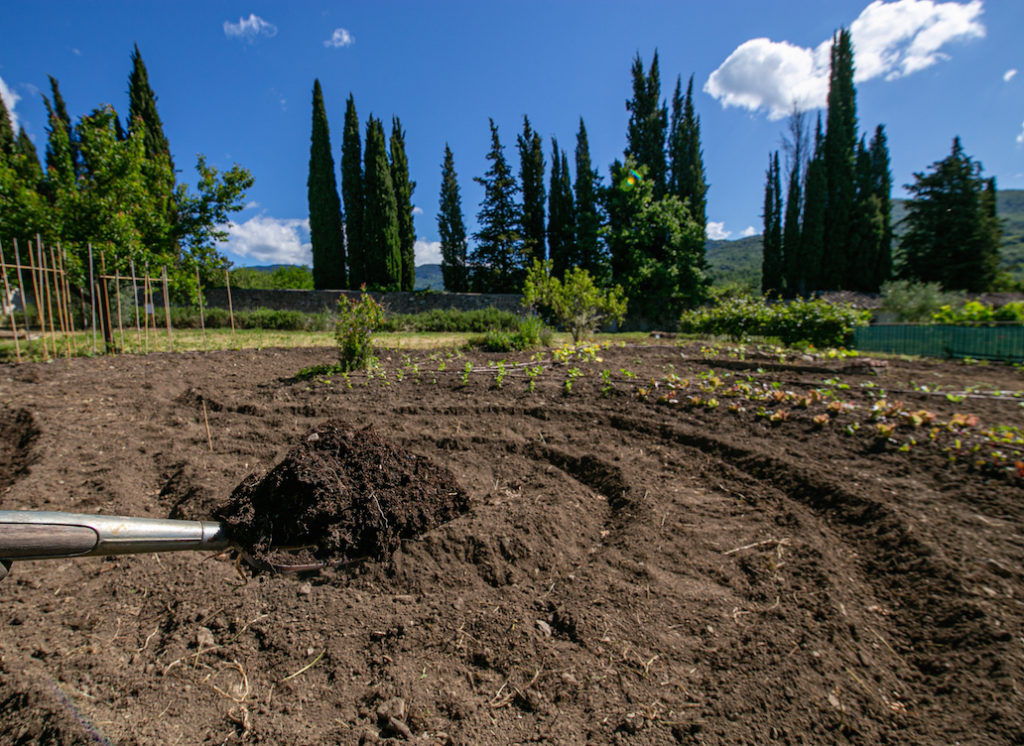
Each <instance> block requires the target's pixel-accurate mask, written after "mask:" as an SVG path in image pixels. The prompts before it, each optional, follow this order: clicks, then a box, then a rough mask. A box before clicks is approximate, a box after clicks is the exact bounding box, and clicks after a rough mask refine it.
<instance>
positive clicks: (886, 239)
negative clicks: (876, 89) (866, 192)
mask: <svg viewBox="0 0 1024 746" xmlns="http://www.w3.org/2000/svg"><path fill="white" fill-rule="evenodd" d="M868 152H869V153H870V154H871V190H872V193H873V194H874V195H875V196H876V197H878V210H879V213H880V214H881V216H882V227H881V236H880V238H879V241H880V245H879V247H878V252H877V264H876V266H875V272H874V280H873V281H872V286H873V287H879V288H880V287H881V286H882V283H883V282H886V281H887V280H888V279H889V277H890V276H891V275H892V172H891V171H890V169H889V146H888V142H887V139H886V136H885V127H884V126H883V125H881V124H880V125H878V126H877V127H876V128H875V134H874V137H872V138H871V143H870V144H869V145H868Z"/></svg>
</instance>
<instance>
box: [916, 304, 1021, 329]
mask: <svg viewBox="0 0 1024 746" xmlns="http://www.w3.org/2000/svg"><path fill="white" fill-rule="evenodd" d="M932 321H934V322H935V323H936V324H948V325H951V326H994V325H995V324H997V323H1001V324H1024V303H1022V302H1021V301H1014V302H1012V303H1007V304H1006V305H1004V306H1000V307H999V308H995V307H994V306H989V305H986V304H984V303H981V302H979V301H976V300H972V301H968V302H967V303H964V305H963V306H961V307H960V308H953V307H952V306H943V307H942V308H940V309H939V310H938V312H937V313H935V314H934V315H933V316H932Z"/></svg>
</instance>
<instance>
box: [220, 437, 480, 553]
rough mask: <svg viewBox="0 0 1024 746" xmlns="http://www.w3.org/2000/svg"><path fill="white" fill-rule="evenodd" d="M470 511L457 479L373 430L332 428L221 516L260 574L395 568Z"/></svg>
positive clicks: (240, 492) (246, 484) (256, 480)
mask: <svg viewBox="0 0 1024 746" xmlns="http://www.w3.org/2000/svg"><path fill="white" fill-rule="evenodd" d="M468 509H469V498H468V497H467V496H466V493H465V492H463V490H462V488H461V487H459V485H458V484H457V483H456V481H455V477H454V475H452V473H451V472H450V471H448V470H447V469H445V468H443V467H440V466H438V465H436V464H434V463H433V462H431V461H430V460H429V459H427V458H425V457H423V456H417V455H415V454H413V453H410V452H408V451H406V450H404V449H402V448H399V447H398V446H395V445H393V444H391V443H389V442H388V441H386V440H385V439H384V438H382V437H381V436H380V435H379V434H377V433H376V432H375V431H374V430H373V429H372V428H371V427H365V428H362V429H360V428H357V427H355V426H353V425H352V424H350V423H348V422H345V421H343V420H332V421H330V422H327V423H325V424H323V425H322V426H320V427H317V428H315V429H314V430H313V431H311V432H309V433H308V434H307V435H306V436H305V437H304V438H303V439H302V441H301V442H300V443H299V444H298V445H296V446H295V447H294V448H292V450H291V451H289V452H288V454H287V455H286V456H285V458H284V459H283V460H282V461H281V462H280V463H279V464H277V465H276V466H275V467H274V468H272V469H271V470H270V471H269V472H267V473H266V474H265V475H263V476H259V475H252V476H250V477H248V478H246V480H245V481H243V482H242V483H241V484H240V485H239V486H238V487H237V488H236V489H235V490H234V492H233V493H232V495H231V499H230V500H229V501H228V502H227V503H226V504H225V505H223V506H221V507H220V508H218V509H217V511H216V517H217V518H219V519H220V520H221V521H223V522H224V523H225V524H226V525H227V527H228V530H229V533H230V535H231V537H232V539H233V540H234V541H235V542H237V543H238V544H239V546H241V548H242V550H243V552H245V554H246V555H247V557H248V558H249V559H250V560H251V561H252V564H254V565H255V566H257V567H261V566H262V567H266V568H278V569H281V568H296V569H298V568H305V567H312V566H315V565H318V564H338V563H344V562H347V561H351V560H357V559H365V558H372V559H377V560H384V559H387V558H388V557H389V556H390V555H391V554H392V553H393V552H394V551H395V550H396V549H398V547H399V546H400V545H401V542H402V541H403V540H408V539H414V538H416V537H418V536H420V535H421V534H423V533H424V532H426V531H429V530H430V529H432V528H436V527H437V526H439V525H441V524H443V523H447V522H448V521H450V520H452V519H453V518H455V517H456V516H458V515H460V514H462V513H465V512H466V511H467V510H468Z"/></svg>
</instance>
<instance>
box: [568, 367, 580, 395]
mask: <svg viewBox="0 0 1024 746" xmlns="http://www.w3.org/2000/svg"><path fill="white" fill-rule="evenodd" d="M582 375H583V371H581V370H580V369H579V368H569V370H567V371H566V372H565V393H566V395H568V394H571V393H572V385H573V383H575V381H576V379H577V378H580V377H581V376H582Z"/></svg>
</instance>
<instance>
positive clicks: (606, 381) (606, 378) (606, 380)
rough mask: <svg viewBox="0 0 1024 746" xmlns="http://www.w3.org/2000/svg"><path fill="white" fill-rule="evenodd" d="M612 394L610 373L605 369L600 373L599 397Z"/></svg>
mask: <svg viewBox="0 0 1024 746" xmlns="http://www.w3.org/2000/svg"><path fill="white" fill-rule="evenodd" d="M611 393H612V372H611V371H610V370H608V369H607V368H605V369H604V370H602V371H601V396H603V397H606V398H607V397H608V396H611Z"/></svg>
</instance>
